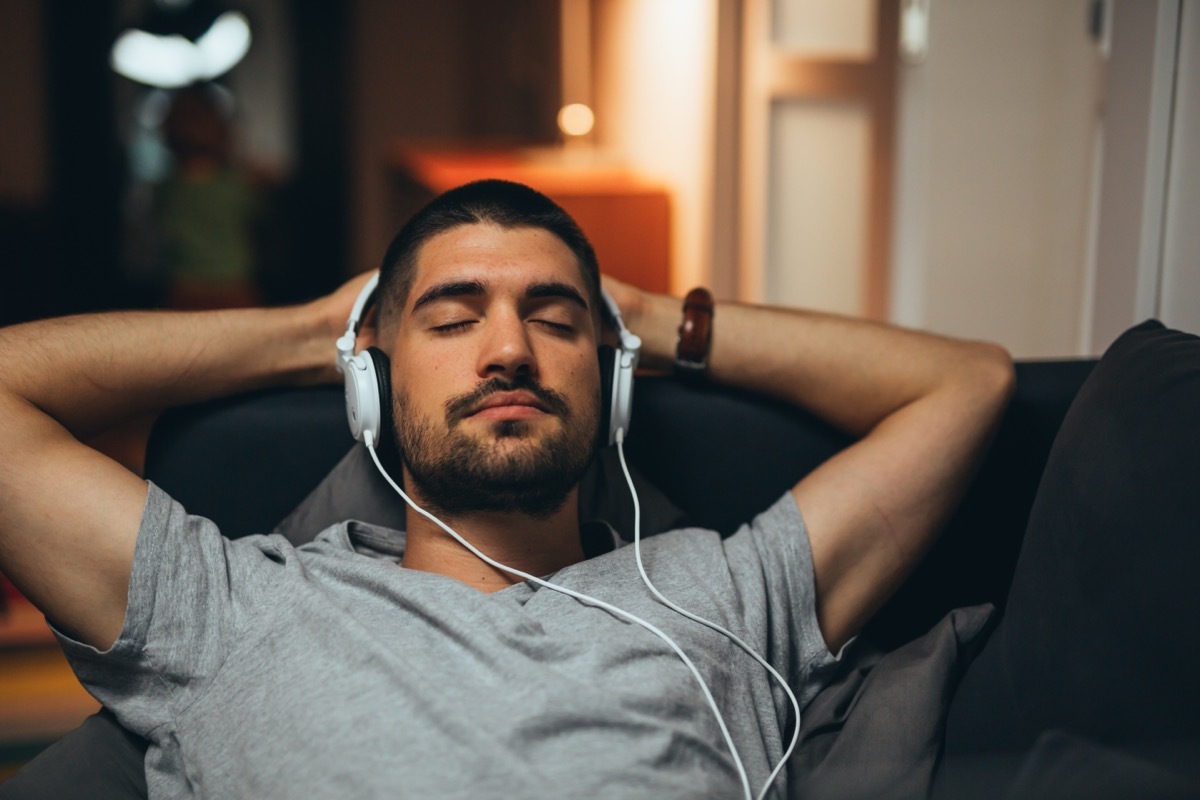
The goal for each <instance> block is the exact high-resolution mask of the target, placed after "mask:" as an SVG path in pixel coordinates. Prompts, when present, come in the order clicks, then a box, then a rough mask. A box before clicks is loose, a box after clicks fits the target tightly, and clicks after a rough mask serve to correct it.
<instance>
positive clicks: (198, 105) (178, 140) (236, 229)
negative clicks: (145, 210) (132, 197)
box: [155, 84, 260, 309]
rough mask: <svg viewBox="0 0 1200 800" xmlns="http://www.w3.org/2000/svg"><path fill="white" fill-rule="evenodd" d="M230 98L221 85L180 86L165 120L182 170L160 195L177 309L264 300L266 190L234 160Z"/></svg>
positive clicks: (169, 284)
mask: <svg viewBox="0 0 1200 800" xmlns="http://www.w3.org/2000/svg"><path fill="white" fill-rule="evenodd" d="M227 105H228V103H227V101H226V100H225V98H222V97H221V95H220V94H218V90H216V89H215V88H214V87H212V86H209V85H204V84H195V85H193V86H189V87H187V88H184V89H180V90H179V91H177V92H176V93H175V94H174V96H173V97H172V99H171V106H170V109H169V110H168V111H167V115H166V118H165V119H164V120H163V136H164V139H165V141H166V144H167V147H168V149H169V150H170V151H171V154H172V156H173V157H174V168H173V170H172V171H171V174H170V175H169V176H168V177H167V179H166V180H165V181H164V182H163V183H162V184H161V185H160V186H159V187H158V189H157V191H156V196H155V223H156V225H155V227H156V228H157V231H158V237H159V244H160V251H159V252H160V253H161V258H162V265H163V269H164V272H165V278H166V297H165V300H166V303H167V305H169V306H171V307H173V308H181V309H203V308H232V307H245V306H252V305H256V304H258V303H259V302H260V297H259V291H258V287H257V282H256V274H255V247H254V240H255V223H256V218H257V216H258V214H259V202H258V192H257V191H256V188H255V186H254V185H253V182H252V181H251V179H250V176H249V174H248V173H247V172H246V171H245V170H244V169H242V168H240V167H239V166H238V165H237V164H236V163H235V161H234V158H233V136H232V129H231V126H230V121H229V118H230V113H229V111H228V109H227Z"/></svg>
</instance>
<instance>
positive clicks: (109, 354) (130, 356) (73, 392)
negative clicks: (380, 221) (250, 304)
mask: <svg viewBox="0 0 1200 800" xmlns="http://www.w3.org/2000/svg"><path fill="white" fill-rule="evenodd" d="M364 277H365V276H364ZM361 282H362V279H361V278H360V279H355V280H354V281H351V282H350V283H348V284H346V285H345V286H343V287H342V289H340V290H338V292H336V293H334V294H333V295H330V296H329V297H326V298H322V299H321V300H319V301H315V302H313V303H310V304H308V305H305V306H298V307H292V308H279V309H245V310H228V311H213V312H193V313H171V312H130V313H112V314H96V315H86V316H78V317H67V318H62V319H53V320H45V321H42V322H35V323H29V324H25V325H18V326H13V327H10V328H5V329H0V453H3V454H4V456H3V458H0V571H2V572H4V573H5V574H6V575H7V576H8V577H9V578H10V579H11V580H12V581H13V583H15V584H16V586H17V587H18V588H19V589H20V590H21V591H22V592H23V593H24V594H25V595H26V596H27V597H28V598H29V599H30V600H31V601H32V602H33V603H34V605H36V606H37V607H38V608H39V609H41V610H42V612H43V613H45V614H46V616H47V617H48V618H49V619H50V620H51V621H52V622H53V623H54V624H55V625H57V626H58V627H60V628H62V629H64V630H66V631H69V632H70V633H71V634H72V635H73V636H75V637H77V638H79V639H80V640H81V641H84V642H87V643H88V644H91V645H93V646H95V647H98V648H102V649H103V648H107V647H109V646H111V645H112V643H113V642H114V641H115V640H116V638H117V636H118V635H119V634H120V631H121V627H122V625H123V622H124V619H125V611H126V599H127V592H128V586H129V577H130V572H131V568H132V564H133V552H134V545H135V543H136V540H137V533H138V528H139V525H140V520H141V516H142V510H143V507H144V504H145V501H146V491H147V489H146V484H145V482H144V481H142V480H141V479H140V478H138V477H137V476H136V475H134V474H133V473H131V472H129V471H128V470H126V469H125V468H124V467H122V466H120V465H119V464H117V463H116V462H114V461H112V460H111V459H109V458H108V457H106V456H104V455H103V454H101V453H99V452H97V451H95V450H92V449H90V448H88V447H87V446H85V445H83V444H81V443H80V441H79V439H80V438H84V437H87V436H89V435H91V434H93V433H96V432H99V431H102V430H105V429H106V428H108V427H111V426H113V425H115V424H118V423H120V422H122V421H124V420H127V419H131V418H133V417H136V416H140V415H143V414H146V413H153V412H156V411H160V410H162V409H165V408H168V407H170V406H174V405H180V404H185V403H192V402H198V401H201V400H205V399H209V398H213V397H220V396H223V395H227V394H232V393H235V392H239V391H245V390H249V389H254V388H259V387H263V386H270V385H281V384H289V383H290V384H306V383H316V382H321V381H327V380H332V379H333V378H334V377H335V373H334V372H333V369H332V363H333V347H332V345H333V341H334V340H335V338H336V337H337V336H338V335H339V334H340V333H341V332H342V327H343V326H344V323H345V319H346V316H347V314H348V312H349V309H350V305H351V304H352V303H353V300H354V297H355V295H356V294H357V291H358V288H360V284H361Z"/></svg>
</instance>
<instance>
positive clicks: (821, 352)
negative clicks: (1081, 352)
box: [606, 281, 1013, 651]
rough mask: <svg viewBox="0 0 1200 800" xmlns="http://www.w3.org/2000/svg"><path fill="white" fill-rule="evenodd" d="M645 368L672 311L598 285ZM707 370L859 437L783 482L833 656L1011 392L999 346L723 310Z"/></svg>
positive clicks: (929, 524)
mask: <svg viewBox="0 0 1200 800" xmlns="http://www.w3.org/2000/svg"><path fill="white" fill-rule="evenodd" d="M606 287H607V288H608V289H609V290H610V292H612V294H613V296H614V299H616V300H617V302H618V304H619V305H621V308H622V314H623V315H624V316H625V319H626V321H627V322H628V324H629V326H630V328H631V329H632V330H633V331H634V332H635V333H637V334H638V335H639V336H641V337H642V339H643V341H644V350H643V353H644V357H643V362H642V363H643V364H644V365H645V366H649V367H669V365H670V364H671V361H672V359H673V358H674V352H675V343H676V330H677V328H678V326H679V322H680V319H681V305H680V302H679V300H677V299H675V298H670V297H665V296H662V295H650V294H646V293H642V292H638V291H636V290H633V289H632V288H631V287H628V286H624V285H620V284H616V283H615V282H607V281H606ZM708 374H709V377H711V378H712V379H713V380H716V381H720V382H722V383H728V384H731V385H735V386H740V387H743V388H747V389H752V390H755V391H758V392H762V393H764V394H768V395H772V396H774V397H778V398H780V399H783V400H786V401H788V402H791V403H793V404H795V405H797V406H800V407H803V408H805V409H807V410H809V411H811V412H813V413H814V414H816V415H817V416H819V417H821V418H823V419H825V420H826V421H828V422H829V423H831V424H833V425H835V426H837V427H838V428H841V429H842V430H845V431H847V432H849V433H851V434H853V435H855V436H858V437H861V438H860V439H859V441H858V442H856V443H855V444H854V445H853V446H851V447H849V448H847V449H846V450H844V451H842V452H841V453H839V454H838V455H837V456H835V457H833V458H832V459H830V460H829V461H827V462H826V463H825V464H823V465H821V466H820V467H819V468H818V469H816V470H814V471H813V472H812V473H810V474H809V475H807V476H806V477H805V478H804V479H803V480H801V481H800V482H799V483H798V484H796V486H795V487H794V488H793V489H792V493H793V495H794V496H795V498H796V502H797V504H798V505H799V506H800V508H801V510H802V512H803V513H804V517H805V522H806V523H807V525H808V529H809V537H810V539H811V542H812V548H813V559H814V563H815V570H816V583H817V612H818V619H819V621H820V625H821V632H822V634H823V635H824V637H825V641H826V643H827V644H828V645H829V646H830V648H831V649H833V650H835V651H836V650H837V649H838V648H839V647H841V645H842V644H843V643H845V642H846V641H847V640H848V639H849V638H850V637H852V636H853V635H854V634H855V633H857V632H858V630H859V629H860V628H861V627H862V626H863V624H864V623H865V622H866V621H867V620H868V619H869V618H870V617H871V615H872V614H873V613H874V612H875V611H876V610H877V609H878V608H879V607H880V606H881V605H882V604H883V603H884V602H885V601H886V600H887V598H888V597H890V596H891V594H892V593H893V592H894V591H895V590H896V588H898V586H899V585H900V583H901V582H902V581H903V579H904V577H905V576H906V575H907V574H908V573H909V571H911V569H912V568H913V566H915V564H916V562H917V561H918V560H919V558H920V556H921V555H922V554H923V553H924V552H925V551H926V549H927V548H928V547H929V545H930V544H931V543H932V541H933V538H934V537H935V536H936V534H937V532H938V530H939V529H940V526H941V525H942V523H944V522H945V520H946V518H947V517H948V516H949V515H950V513H951V512H952V511H953V510H954V507H955V505H956V504H957V503H958V500H959V499H960V498H961V496H962V493H963V492H964V491H965V489H966V487H967V484H968V483H969V481H970V479H971V476H972V475H973V473H974V469H975V467H976V465H977V463H978V461H979V459H980V457H981V456H982V454H983V450H984V448H985V447H986V445H987V443H988V442H989V440H990V437H991V434H992V432H993V430H994V428H995V426H996V424H997V422H998V421H999V419H1000V416H1001V414H1002V413H1003V411H1004V407H1005V405H1006V404H1007V402H1008V399H1009V397H1010V395H1011V393H1012V388H1013V369H1012V362H1011V359H1010V358H1009V357H1008V355H1007V353H1005V352H1004V350H1003V349H1001V348H1000V347H998V346H996V345H992V344H986V343H982V342H967V341H960V340H955V339H949V338H945V337H940V336H934V335H932V334H925V333H919V332H916V331H911V330H905V329H901V328H896V327H893V326H889V325H883V324H879V323H873V322H867V321H863V320H856V319H849V318H845V317H839V316H834V315H827V314H818V313H812V312H804V311H795V310H790V309H776V308H760V307H751V306H743V305H737V304H728V303H722V304H718V306H717V308H716V312H715V318H714V325H713V342H712V350H711V355H710V359H709V373H708Z"/></svg>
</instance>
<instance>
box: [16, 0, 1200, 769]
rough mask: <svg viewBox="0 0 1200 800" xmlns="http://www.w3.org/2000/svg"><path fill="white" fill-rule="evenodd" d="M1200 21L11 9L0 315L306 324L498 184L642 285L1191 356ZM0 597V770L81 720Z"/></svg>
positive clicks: (458, 1)
mask: <svg viewBox="0 0 1200 800" xmlns="http://www.w3.org/2000/svg"><path fill="white" fill-rule="evenodd" d="M1198 6H1200V0H1054V2H1045V0H1009V1H1008V2H1004V3H996V2H991V1H990V0H439V2H425V1H424V0H343V1H342V2H330V1H328V0H327V1H325V2H319V1H318V0H242V1H240V2H220V1H219V0H4V3H3V4H2V6H0V12H2V13H3V14H4V17H5V19H4V20H3V24H0V324H9V323H14V322H19V321H23V320H29V319H36V318H40V317H46V316H51V315H58V314H66V313H73V312H80V311H90V310H99V309H111V308H156V307H186V308H199V307H214V306H232V305H245V304H249V303H267V304H281V303H291V302H297V301H301V300H304V299H307V298H311V297H314V296H316V295H318V294H320V293H322V292H325V291H327V290H329V289H331V288H333V287H334V286H336V285H337V284H338V283H340V282H341V281H342V280H344V279H345V278H346V277H348V276H349V275H351V274H353V273H356V272H359V271H362V270H364V269H369V268H373V267H375V266H377V263H378V261H379V259H380V258H381V256H382V254H383V251H384V249H385V247H386V245H387V243H388V241H389V240H390V238H391V237H392V235H393V234H394V233H395V232H396V231H397V230H398V228H399V227H400V226H401V225H402V224H403V222H404V220H405V219H406V218H407V216H408V215H409V214H411V213H412V211H414V210H415V209H416V208H417V207H419V205H420V204H421V203H422V202H424V201H426V200H427V199H429V198H430V197H432V196H433V194H434V193H436V192H438V191H441V190H443V189H446V188H449V187H451V186H454V185H457V184H458V183H462V182H465V181H467V180H471V179H475V178H481V177H488V176H496V177H508V178H514V179H517V180H522V181H525V182H528V183H530V184H532V185H534V186H535V187H537V188H539V189H542V190H543V191H546V192H547V193H548V194H550V195H551V196H553V197H554V198H555V199H556V200H558V201H559V202H560V203H562V204H563V205H564V206H565V207H566V208H567V209H568V210H569V211H571V212H572V213H573V214H575V215H576V217H577V218H578V219H579V220H580V222H581V224H582V225H583V227H584V228H585V230H586V231H587V232H588V234H589V236H591V237H592V238H593V240H594V242H595V244H596V247H597V251H598V253H599V256H600V259H601V266H602V268H604V269H605V270H607V271H610V272H612V273H613V274H615V275H618V276H619V277H622V278H625V279H627V280H632V281H634V282H636V283H638V284H640V285H642V286H644V287H647V288H650V289H655V290H666V291H673V292H676V293H680V294H681V293H683V292H685V291H687V290H688V289H689V288H691V287H692V286H695V285H698V284H705V285H708V286H710V287H712V288H713V290H714V293H715V294H716V295H717V296H718V297H719V298H726V299H740V300H746V301H766V302H770V303H776V304H783V305H793V306H806V307H811V308H818V309H822V310H828V311H835V312H840V313H846V314H854V315H863V316H867V317H871V318H875V319H883V320H890V321H893V322H897V323H901V324H904V325H910V326H916V327H921V328H926V329H931V330H935V331H938V332H942V333H948V334H952V335H958V336H965V337H972V338H986V339H991V340H995V341H999V342H1001V343H1002V344H1004V345H1005V346H1007V347H1008V348H1009V349H1010V351H1012V352H1013V354H1014V355H1016V356H1017V357H1020V358H1043V357H1071V356H1081V355H1096V354H1098V353H1100V352H1101V351H1102V350H1103V349H1104V347H1105V346H1106V345H1107V344H1108V343H1109V342H1110V341H1111V340H1112V339H1113V338H1114V337H1115V336H1116V335H1117V334H1118V333H1119V332H1120V331H1121V330H1123V329H1124V328H1126V327H1128V326H1129V325H1132V324H1134V323H1135V322H1138V321H1140V320H1142V319H1144V318H1146V317H1151V316H1156V317H1159V318H1161V319H1163V320H1164V321H1165V322H1167V323H1168V324H1171V325H1174V326H1176V327H1180V328H1184V329H1187V330H1192V331H1197V330H1200V269H1198V268H1197V264H1198V263H1200V258H1198V256H1200V226H1198V225H1196V224H1195V223H1196V220H1200V156H1198V154H1197V144H1198V142H1200V89H1198V85H1200V68H1197V63H1196V62H1197V58H1198V53H1200V8H1198ZM132 458H134V459H136V454H135V455H134V456H133V457H132ZM9 606H10V613H9V615H8V617H7V621H4V622H3V624H0V648H7V650H2V651H0V669H3V668H7V669H8V670H9V672H8V673H5V677H3V678H0V708H4V709H8V714H7V716H5V715H4V714H0V762H4V761H5V760H6V757H5V756H4V747H5V746H6V745H5V744H4V743H5V742H8V743H9V744H8V745H7V746H8V748H9V749H8V751H7V752H8V757H7V760H8V761H9V762H13V761H16V760H19V758H20V757H21V756H22V754H23V753H27V752H31V751H32V749H34V748H36V747H38V746H44V743H45V741H46V740H47V739H48V738H52V737H53V736H54V735H57V733H60V732H61V731H62V730H65V729H68V728H69V727H71V726H72V725H73V724H76V722H77V718H78V715H79V714H80V713H86V711H87V703H88V702H89V701H88V700H87V698H86V697H84V698H82V699H80V698H78V697H76V696H73V695H70V692H69V691H68V692H64V691H63V690H62V688H61V687H62V685H63V684H62V683H61V682H59V683H55V682H54V681H53V680H50V679H49V678H48V677H47V676H48V675H50V674H51V673H52V672H53V670H52V669H49V668H48V667H47V666H46V664H48V663H49V662H43V661H38V660H37V658H33V659H32V660H30V659H29V658H25V656H21V655H20V654H21V653H25V654H26V655H28V654H29V653H35V650H36V648H35V650H21V649H20V648H23V647H25V644H27V643H28V641H44V638H45V632H44V626H43V627H41V628H39V627H38V625H39V623H37V622H36V621H35V622H34V623H31V626H26V627H22V624H23V623H19V621H14V618H13V615H12V613H11V607H16V605H15V604H14V603H12V602H10V603H9ZM18 610H19V609H18ZM22 613H23V612H22ZM6 637H7V638H6ZM38 652H40V651H38ZM35 655H36V653H35ZM39 657H40V656H39ZM47 657H48V658H52V656H47ZM22 658H25V660H22ZM5 665H7V667H6V666H5ZM55 680H57V679H55ZM47 681H49V682H48V683H47ZM39 687H40V688H39ZM72 719H75V722H72V721H71V720H72ZM14 742H15V743H16V744H13V743H14ZM14 748H15V749H14ZM21 748H25V749H24V750H23V749H21ZM0 769H2V767H0Z"/></svg>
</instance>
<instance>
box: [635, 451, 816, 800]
mask: <svg viewBox="0 0 1200 800" xmlns="http://www.w3.org/2000/svg"><path fill="white" fill-rule="evenodd" d="M616 442H617V456H618V458H620V460H621V471H622V472H623V473H625V482H626V483H627V484H629V493H630V495H632V497H633V554H634V558H635V560H636V561H637V567H638V572H639V573H641V576H642V582H643V583H645V584H646V588H648V589H649V590H650V591H651V592H652V593H653V594H654V596H655V597H657V598H658V600H659V602H661V603H662V604H663V605H665V606H667V608H670V609H671V610H672V611H675V612H676V613H678V614H680V615H682V616H684V617H687V618H688V619H690V620H692V621H693V622H698V623H700V624H701V625H704V626H706V627H708V628H711V629H712V630H714V631H716V632H717V633H720V634H722V635H723V636H725V637H726V638H728V639H729V640H730V641H731V642H733V643H734V644H736V645H737V646H738V647H740V648H742V650H744V651H745V652H746V653H747V654H749V655H750V656H751V657H753V658H754V660H755V661H757V662H758V663H759V664H761V665H762V666H763V668H764V669H766V670H767V672H769V673H770V674H771V676H772V677H773V678H774V679H775V680H776V681H777V682H778V683H779V685H780V686H781V687H783V691H784V692H786V693H787V696H788V700H789V701H791V704H792V711H793V712H794V713H795V715H796V725H795V727H794V729H793V731H792V741H791V743H790V744H788V747H787V750H785V751H784V753H783V757H782V758H780V759H779V763H778V764H776V765H775V769H773V770H772V771H771V774H770V775H769V776H767V781H766V783H765V784H764V785H763V788H762V791H761V792H759V795H758V800H763V798H764V797H766V795H767V792H768V791H770V788H771V785H772V784H773V783H774V782H775V778H776V776H777V775H779V771H780V770H781V769H783V767H784V765H785V764H787V760H788V758H790V757H791V755H792V751H793V750H795V749H796V742H797V741H799V739H800V703H799V701H797V700H796V695H795V694H794V693H793V692H792V689H791V687H790V686H788V683H787V681H786V680H784V678H783V676H782V675H780V674H779V673H778V672H777V671H776V670H775V668H774V667H772V666H771V665H770V664H769V663H768V662H767V660H766V659H764V658H763V657H762V656H760V655H759V654H758V653H757V652H755V650H754V648H752V647H750V645H748V644H746V643H745V642H744V641H742V639H741V638H740V637H738V635H737V634H735V633H733V632H732V631H728V630H726V629H725V628H723V627H721V626H720V625H718V624H717V623H715V622H711V621H709V620H707V619H705V618H704V617H701V616H698V615H697V614H693V613H692V612H691V611H688V610H687V609H686V608H682V607H680V606H678V605H676V604H675V603H673V602H672V601H671V600H668V599H667V598H666V597H665V596H664V595H663V593H662V592H660V591H659V590H658V587H657V586H655V585H654V584H653V583H651V581H650V576H649V575H647V574H646V568H645V566H644V565H643V564H642V506H641V502H640V501H639V500H638V494H637V490H636V489H634V488H633V476H632V475H630V474H629V465H628V464H626V463H625V431H624V429H622V428H618V429H617V434H616ZM735 757H736V756H735Z"/></svg>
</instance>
